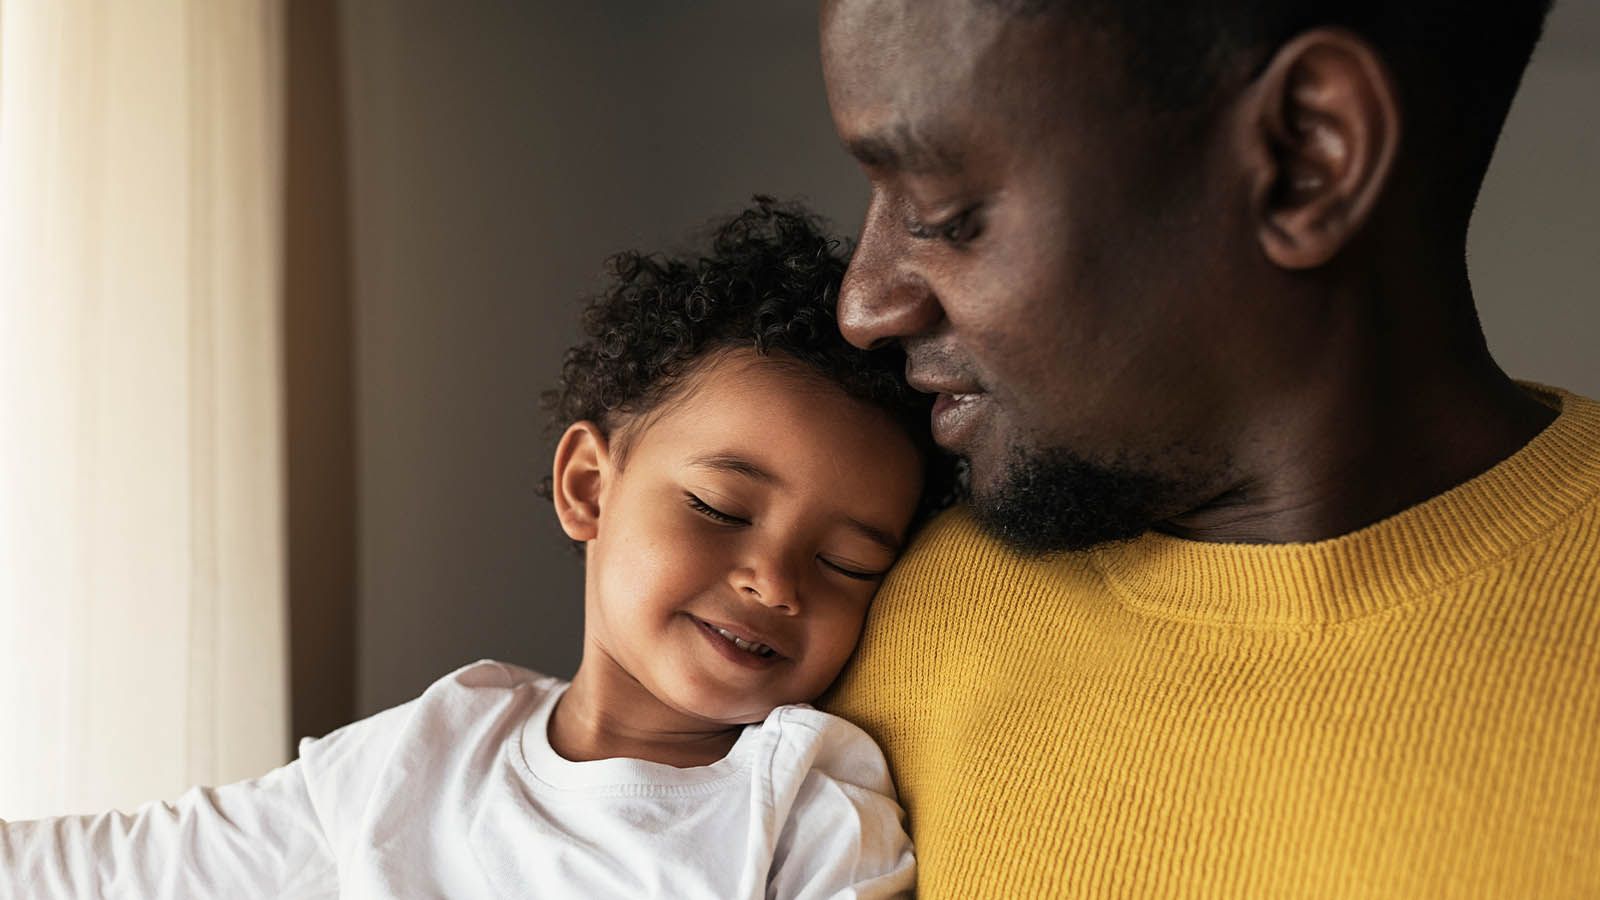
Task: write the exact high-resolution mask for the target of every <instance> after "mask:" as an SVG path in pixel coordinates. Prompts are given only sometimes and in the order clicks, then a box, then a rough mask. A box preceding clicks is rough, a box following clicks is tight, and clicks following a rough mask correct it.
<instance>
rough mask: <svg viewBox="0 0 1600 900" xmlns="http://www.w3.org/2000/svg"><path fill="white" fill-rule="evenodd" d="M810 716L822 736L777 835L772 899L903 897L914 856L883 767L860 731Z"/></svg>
mask: <svg viewBox="0 0 1600 900" xmlns="http://www.w3.org/2000/svg"><path fill="white" fill-rule="evenodd" d="M805 714H806V715H807V716H808V717H816V720H817V721H818V722H819V724H820V725H821V728H820V730H821V732H822V737H821V739H820V740H819V741H818V742H817V744H816V750H815V753H816V755H815V757H814V758H813V759H812V761H811V768H810V771H809V772H807V773H806V775H805V779H804V780H803V781H802V782H801V783H800V786H799V790H798V792H797V793H796V794H795V796H794V798H793V800H792V804H791V806H790V808H789V814H788V816H787V818H786V820H785V821H784V825H783V830H782V831H781V832H780V833H779V835H778V842H777V847H776V852H775V853H774V855H773V861H772V870H771V872H770V873H769V876H768V880H767V897H768V898H771V900H824V898H837V900H846V898H860V900H868V898H873V900H876V898H885V897H909V896H911V895H912V893H913V891H914V889H915V887H916V857H915V856H914V855H913V853H912V849H911V838H910V836H909V835H907V834H906V830H905V827H904V821H905V813H904V812H903V811H902V810H901V809H900V804H899V803H898V802H897V801H896V800H895V792H894V784H893V782H892V781H891V780H890V778H889V767H888V764H887V763H886V762H885V761H884V758H883V752H882V751H881V750H879V749H878V745H877V744H875V743H873V741H872V739H871V738H870V737H868V736H867V735H866V733H865V732H863V731H862V730H861V729H859V728H857V727H855V726H854V725H851V724H850V723H849V722H846V721H844V720H843V719H839V718H837V717H834V716H828V715H826V714H824V713H819V712H816V711H814V710H806V711H805Z"/></svg>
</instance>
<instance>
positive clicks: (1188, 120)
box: [822, 0, 1600, 898]
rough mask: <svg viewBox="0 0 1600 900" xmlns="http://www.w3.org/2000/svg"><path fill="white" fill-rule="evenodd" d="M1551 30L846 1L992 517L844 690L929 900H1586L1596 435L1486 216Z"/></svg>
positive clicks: (947, 418)
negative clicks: (891, 779)
mask: <svg viewBox="0 0 1600 900" xmlns="http://www.w3.org/2000/svg"><path fill="white" fill-rule="evenodd" d="M1547 11H1548V3H1547V2H1545V3H1539V2H1529V3H1486V4H1457V3H1449V2H1443V0H1409V2H1396V3H1388V4H1382V3H1376V2H1359V3H1356V2H1349V0H1346V2H1335V0H1216V2H1211V3H1199V2H1183V3H1171V2H1157V0H1031V2H1025V0H1011V2H1005V0H827V2H825V3H824V4H823V10H822V57H823V67H824V73H825V76H826V80H827V87H828V97H829V103H830V106H831V108H832V112H833V116H834V120H835V124H836V126H837V128H838V131H839V133H840V135H841V137H842V139H843V141H844V143H845V145H846V147H847V148H848V149H849V150H850V152H851V153H853V154H854V155H855V156H856V157H857V159H858V160H859V161H860V163H861V165H862V166H863V168H864V169H865V171H866V174H867V175H868V178H869V180H870V182H871V186H872V197H871V202H870V206H869V208H868V212H867V218H866V223H865V226H864V229H863V232H862V235H861V239H860V244H859V247H858V249H857V251H856V254H855V258H854V260H853V262H852V264H851V268H850V271H849V273H848V275H847V276H846V281H845V285H844V287H843V289H842V292H841V298H840V307H839V315H840V322H841V326H842V328H843V330H844V332H845V334H846V336H847V337H849V338H850V340H851V341H852V342H854V343H856V344H859V345H861V346H872V345H875V344H879V343H882V342H887V341H898V342H900V343H902V344H903V345H904V347H905V349H906V351H907V353H908V356H909V361H908V375H909V377H910V378H911V380H912V382H913V384H915V385H916V386H918V387H920V388H921V389H923V390H926V391H930V392H936V393H938V394H939V398H938V402H937V405H936V407H935V410H934V414H933V425H934V430H935V434H936V436H937V438H938V439H939V441H940V442H941V443H942V444H944V445H945V446H946V447H948V448H950V449H951V450H953V451H955V452H958V453H960V454H961V455H962V456H964V457H965V458H966V459H967V460H968V461H969V463H970V475H971V489H972V503H971V504H970V508H969V509H967V510H964V511H960V512H957V513H954V514H951V515H947V516H945V517H944V518H942V519H941V520H939V521H938V522H936V523H935V524H934V525H932V526H930V527H929V529H928V530H927V531H926V532H925V533H924V534H923V536H922V538H921V539H920V541H919V543H918V545H917V546H916V547H915V548H914V549H913V550H912V551H911V552H910V553H909V554H908V556H907V557H906V559H905V560H904V561H903V562H902V563H901V564H900V566H899V568H898V569H897V570H896V571H895V573H893V575H892V576H891V577H890V579H889V580H888V581H887V582H886V584H885V585H884V587H883V589H882V591H881V592H880V594H879V597H878V600H877V601H876V607H875V609H874V612H873V618H872V620H871V622H870V623H869V627H868V632H867V635H866V637H865V638H864V640H863V642H862V645H861V648H860V651H859V655H858V659H857V661H856V663H855V665H854V667H853V668H852V669H851V670H850V671H849V672H848V673H847V674H846V676H845V677H844V679H843V680H842V681H841V683H840V685H839V687H838V689H837V692H836V695H835V696H834V698H833V700H832V706H833V708H834V709H835V710H837V711H839V712H842V713H844V714H846V715H848V716H850V717H852V718H854V719H855V720H857V721H858V722H861V723H862V724H863V725H864V726H865V727H867V729H868V730H869V731H871V732H873V733H874V734H875V735H876V736H877V737H878V738H879V739H880V740H881V741H882V742H883V743H884V744H885V746H886V748H887V750H888V752H889V756H890V759H891V762H892V763H893V764H894V766H895V769H896V777H897V779H898V782H899V786H900V789H901V793H902V797H903V800H904V802H905V803H906V806H907V809H908V811H909V813H910V818H911V827H912V832H913V837H914V838H915V839H916V841H917V845H918V854H919V858H920V865H921V873H922V874H921V881H920V887H921V892H922V896H924V897H933V898H939V897H961V898H974V897H1020V896H1030V895H1038V894H1058V893H1067V894H1075V895H1094V896H1099V895H1105V894H1121V895H1137V896H1177V895H1215V896H1222V897H1255V896H1315V897H1328V896H1341V897H1347V896H1396V897H1416V896H1457V895H1466V894H1471V895H1481V896H1578V895H1582V896H1597V895H1600V741H1597V740H1596V739H1595V738H1596V729H1597V727H1600V406H1597V405H1596V404H1594V403H1592V402H1590V401H1589V400H1586V399H1583V398H1580V397H1576V396H1574V395H1571V394H1568V393H1565V392H1562V391H1559V390H1554V389H1547V388H1540V387H1535V386H1531V385H1520V384H1518V383H1516V382H1513V381H1512V380H1511V379H1509V378H1508V377H1507V376H1506V375H1505V374H1504V373H1503V372H1502V371H1501V370H1500V369H1499V368H1498V367H1497V366H1496V365H1495V363H1494V361H1493V360H1492V359H1491V358H1490V356H1489V353H1488V350H1487V348H1486V345H1485V342H1484V340H1483V337H1482V334H1481V332H1480V330H1479V327H1478V324H1477V319H1476V315H1475V313H1474V308H1473V299H1472V292H1471V288H1470V285H1469V283H1468V278H1467V268H1466V263H1465V242H1466V234H1467V223H1468V219H1469V216H1470V213H1471V210H1472V207H1473V203H1474V200H1475V198H1476V194H1477V190H1478V186H1479V183H1480V182H1481V180H1482V177H1483V173H1484V170H1485V168H1486V167H1487V165H1488V161H1489V158H1490V155H1491V152H1492V150H1493V147H1494V143H1495V140H1496V137H1497V135H1498V133H1499V130H1500V128H1501V125H1502V123H1503V120H1504V117H1505V113H1506V110H1507V108H1508V106H1509V104H1510V101H1511V98H1512V96H1513V94H1514V93H1515V90H1516V87H1517V84H1518V82H1519V80H1520V78H1521V73H1522V70H1523V68H1524V67H1525V65H1526V63H1527V60H1528V57H1529V55H1530V53H1531V51H1532V48H1533V46H1534V44H1535V42H1536V40H1537V37H1538V34H1539V31H1540V29H1541V28H1542V23H1543V19H1544V16H1545V13H1546V12H1547Z"/></svg>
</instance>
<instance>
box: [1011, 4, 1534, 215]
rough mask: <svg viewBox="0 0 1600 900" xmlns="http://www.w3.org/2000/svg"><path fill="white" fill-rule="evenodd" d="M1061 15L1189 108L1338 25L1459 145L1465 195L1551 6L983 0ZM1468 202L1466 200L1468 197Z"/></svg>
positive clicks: (1172, 104) (1156, 91) (1151, 93)
mask: <svg viewBox="0 0 1600 900" xmlns="http://www.w3.org/2000/svg"><path fill="white" fill-rule="evenodd" d="M985 2H988V3H990V4H991V5H995V6H998V7H1000V8H1002V9H1004V10H1006V11H1008V12H1011V13H1014V14H1018V15H1041V14H1062V15H1066V16H1070V17H1072V18H1073V19H1075V20H1078V21H1081V22H1083V23H1085V24H1087V25H1090V26H1092V27H1097V28H1103V29H1105V30H1106V31H1107V32H1109V33H1110V34H1112V35H1113V36H1115V37H1116V38H1118V39H1119V44H1120V46H1119V48H1118V49H1119V50H1120V51H1121V52H1122V53H1123V54H1124V59H1125V60H1126V63H1125V71H1126V74H1127V75H1128V76H1129V78H1130V80H1131V82H1132V83H1133V85H1134V86H1135V89H1136V90H1138V91H1140V92H1141V93H1142V94H1143V95H1144V98H1145V99H1146V100H1148V101H1149V102H1150V103H1151V104H1152V106H1153V107H1154V108H1156V109H1158V110H1169V111H1181V110H1185V109H1189V108H1193V107H1194V106H1196V105H1197V104H1201V103H1203V102H1204V101H1205V100H1206V99H1207V98H1208V97H1210V96H1212V91H1213V89H1214V88H1215V87H1216V81H1217V79H1218V77H1219V76H1220V75H1221V74H1223V73H1224V72H1225V71H1228V70H1229V69H1230V68H1232V67H1235V66H1239V65H1241V64H1242V65H1245V66H1250V67H1259V66H1262V65H1265V64H1266V62H1267V61H1268V60H1269V59H1270V57H1271V54H1272V53H1273V52H1274V51H1276V49H1277V48H1278V47H1281V46H1282V45H1283V44H1284V43H1286V42H1288V41H1289V40H1291V39H1292V38H1293V37H1294V36H1295V35H1297V34H1300V33H1302V32H1305V31H1307V30H1310V29H1312V28H1316V27H1320V26H1336V27H1342V28H1348V29H1349V30H1351V31H1353V32H1355V33H1357V34H1359V35H1361V36H1362V37H1364V38H1365V39H1367V40H1368V41H1370V42H1371V43H1372V44H1373V46H1375V47H1376V48H1377V49H1378V51H1379V52H1380V53H1382V54H1383V56H1384V58H1385V59H1386V60H1388V62H1389V63H1390V65H1391V66H1392V67H1393V68H1394V69H1395V70H1396V73H1397V78H1399V80H1400V82H1401V92H1402V94H1404V95H1405V97H1404V99H1405V101H1406V102H1407V103H1408V104H1409V105H1410V106H1411V107H1412V109H1413V110H1420V109H1423V108H1426V109H1427V110H1428V111H1429V112H1430V113H1437V114H1438V115H1436V116H1435V117H1434V118H1435V120H1436V121H1437V123H1438V124H1439V125H1440V126H1441V127H1442V128H1443V129H1448V130H1450V131H1451V132H1454V133H1455V134H1456V135H1458V136H1459V137H1461V138H1464V139H1465V145H1466V147H1468V148H1469V150H1468V152H1467V153H1465V154H1463V157H1462V158H1461V159H1460V160H1459V163H1460V165H1459V167H1458V168H1459V170H1458V171H1455V172H1452V173H1450V176H1451V178H1452V179H1454V180H1458V181H1459V180H1465V181H1467V182H1469V183H1470V185H1469V186H1470V187H1471V193H1472V194H1474V195H1475V194H1476V192H1477V186H1478V183H1479V182H1480V181H1481V180H1482V177H1483V172H1484V170H1485V169H1487V167H1488V164H1489V158H1490V156H1491V155H1492V154H1493V152H1494V145H1495V142H1496V140H1497V139H1498V138H1499V135H1500V129H1501V127H1502V126H1503V125H1504V123H1505V117H1506V113H1507V111H1508V110H1509V109H1510V106H1511V99H1512V97H1513V96H1514V95H1515V94H1516V92H1517V87H1518V85H1519V84H1520V83H1521V81H1522V73H1523V71H1524V70H1525V69H1526V68H1527V66H1528V60H1529V59H1530V58H1531V57H1532V55H1533V48H1534V46H1535V45H1536V44H1537V43H1538V42H1539V36H1540V34H1541V33H1542V32H1543V30H1544V22H1545V19H1546V17H1547V16H1548V15H1549V13H1550V7H1551V4H1552V2H1553V0H1502V2H1486V0H1468V2H1461V0H985ZM1469 199H1470V198H1469Z"/></svg>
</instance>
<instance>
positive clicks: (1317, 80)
mask: <svg viewBox="0 0 1600 900" xmlns="http://www.w3.org/2000/svg"><path fill="white" fill-rule="evenodd" d="M1253 103H1254V105H1255V110H1254V115H1252V116H1250V117H1249V118H1250V119H1251V120H1253V124H1252V126H1251V128H1252V138H1251V141H1252V143H1254V144H1255V145H1256V146H1257V147H1258V148H1259V150H1260V151H1261V152H1260V153H1259V154H1252V155H1254V156H1256V157H1257V159H1258V160H1259V165H1258V168H1257V177H1256V178H1255V180H1254V184H1253V188H1252V192H1253V196H1252V198H1251V199H1252V202H1253V204H1254V208H1255V210H1256V213H1257V221H1258V222H1259V232H1258V234H1259V238H1260V241H1261V247H1262V250H1263V251H1264V252H1265V253H1266V255H1267V258H1268V259H1270V260H1272V262H1274V263H1275V264H1277V265H1279V266H1281V267H1283V268H1285V269H1311V268H1315V267H1317V266H1321V265H1323V264H1325V263H1327V262H1328V261H1329V260H1331V259H1333V258H1334V256H1336V255H1338V253H1339V251H1340V250H1341V249H1343V248H1344V247H1345V246H1346V245H1347V244H1348V243H1349V242H1350V240H1351V239H1352V238H1353V237H1354V236H1355V235H1356V233H1357V232H1359V231H1360V230H1361V228H1362V226H1363V225H1365V224H1366V221H1367V219H1368V218H1369V217H1370V216H1371V214H1372V211H1373V208H1374V207H1376V206H1377V204H1378V200H1379V198H1380V197H1381V196H1382V194H1383V191H1384V188H1385V187H1386V186H1387V184H1388V181H1389V176H1390V173H1391V171H1392V170H1393V168H1394V159H1395V155H1396V153H1397V152H1398V150H1399V147H1400V127H1401V126H1400V99H1399V93H1398V88H1397V86H1396V85H1395V82H1394V79H1393V78H1392V77H1391V76H1390V74H1389V70H1388V68H1387V67H1386V66H1385V65H1384V63H1383V60H1382V58H1381V57H1380V56H1379V55H1378V52H1377V51H1376V50H1375V49H1374V48H1373V47H1372V45H1371V44H1369V43H1367V41H1366V40H1365V39H1364V38H1362V37H1360V36H1358V35H1356V34H1354V33H1352V32H1349V31H1345V30H1343V29H1337V28H1318V29H1314V30H1312V31H1308V32H1306V33H1304V34H1302V35H1300V36H1299V37H1297V38H1295V39H1294V40H1292V41H1290V42H1289V43H1287V44H1285V45H1284V46H1283V47H1282V48H1280V49H1279V50H1278V52H1277V54H1276V55H1275V56H1274V57H1273V58H1272V61H1271V62H1270V63H1269V64H1268V65H1267V68H1266V70H1265V71H1264V72H1263V73H1262V74H1261V75H1260V76H1259V77H1258V78H1257V79H1256V92H1255V97H1254V100H1253Z"/></svg>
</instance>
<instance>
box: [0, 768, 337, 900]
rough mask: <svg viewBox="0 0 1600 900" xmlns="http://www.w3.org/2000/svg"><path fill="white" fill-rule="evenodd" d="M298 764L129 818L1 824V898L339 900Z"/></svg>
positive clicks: (153, 805) (154, 805) (70, 818)
mask: <svg viewBox="0 0 1600 900" xmlns="http://www.w3.org/2000/svg"><path fill="white" fill-rule="evenodd" d="M338 893H339V879H338V872H337V871H336V868H335V865H334V860H333V857H332V855H331V854H330V853H329V848H328V844H327V842H326V841H325V840H324V838H323V834H322V830H321V827H320V825H319V823H318V821H317V818H316V815H315V812H314V811H313V809H312V805H311V800H310V796H309V794H308V793H307V791H306V784H305V781H304V779H303V777H302V771H301V766H300V764H299V762H298V761H296V762H293V763H290V764H289V765H287V766H284V767H283V768H280V769H275V770H273V771H271V772H269V773H267V774H266V775H264V776H262V777H260V778H256V779H253V780H251V781H243V782H239V783H237V784H230V785H226V786H224V787H219V788H193V789H191V790H189V791H188V792H186V793H184V794H183V795H182V796H181V797H179V798H178V799H177V800H175V801H172V802H168V803H148V804H145V805H144V806H142V807H140V808H139V809H137V810H136V811H134V812H133V813H132V814H127V813H122V812H108V813H103V814H100V815H94V816H62V817H58V818H50V819H39V820H35V821H30V822H10V823H5V822H0V898H3V900H24V898H26V900H55V898H60V900H69V898H70V900H99V898H105V900H122V898H128V900H168V898H171V900H177V898H185V900H188V898H195V900H200V898H213V897H215V898H238V897H252V898H296V900H301V898H304V900H318V898H332V897H337V896H338Z"/></svg>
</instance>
